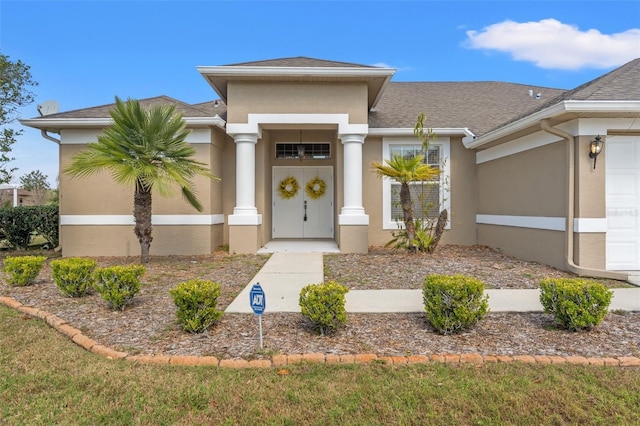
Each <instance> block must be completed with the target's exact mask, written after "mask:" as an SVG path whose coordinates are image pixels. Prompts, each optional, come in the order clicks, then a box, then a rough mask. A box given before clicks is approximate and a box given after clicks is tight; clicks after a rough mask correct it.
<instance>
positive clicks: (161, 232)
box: [61, 225, 221, 257]
mask: <svg viewBox="0 0 640 426" xmlns="http://www.w3.org/2000/svg"><path fill="white" fill-rule="evenodd" d="M220 230H221V225H202V226H199V225H193V226H171V225H168V226H154V227H153V241H152V243H151V249H150V254H151V255H152V256H166V255H171V254H176V255H189V254H207V253H211V252H212V251H213V250H215V249H216V248H217V245H216V244H212V238H214V237H216V238H217V236H218V235H219V233H220ZM61 233H62V238H61V240H62V254H63V256H65V257H74V256H139V255H140V243H139V242H138V239H137V238H136V236H135V234H134V233H133V225H131V226H114V225H112V226H93V225H91V226H79V225H73V226H71V225H68V226H62V227H61ZM212 245H213V247H212Z"/></svg>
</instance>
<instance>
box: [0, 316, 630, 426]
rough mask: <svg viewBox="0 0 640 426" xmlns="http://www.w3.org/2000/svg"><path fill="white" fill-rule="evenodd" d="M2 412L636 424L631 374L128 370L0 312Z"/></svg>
mask: <svg viewBox="0 0 640 426" xmlns="http://www.w3.org/2000/svg"><path fill="white" fill-rule="evenodd" d="M283 373H284V374H283ZM0 401H2V403H0V424H9V425H14V424H15V425H18V424H20V425H22V424H28V425H38V424H43V425H45V424H46V425H50V424H73V425H75V424H86V425H97V424H110V425H130V424H145V425H151V424H153V425H162V424H183V425H193V424H207V425H219V424H229V425H242V424H274V425H289V424H290V425H301V424H317V425H367V424H370V425H374V424H375V425H417V424H421V425H422V424H432V425H438V424H442V425H466V424H476V425H485V424H486V425H496V424H509V425H541V424H545V425H549V424H603V425H615V424H619V425H631V424H640V408H639V407H640V369H638V368H618V367H616V368H614V367H593V366H591V367H589V366H577V365H557V366H536V365H528V364H487V365H483V366H480V367H478V366H474V365H458V366H452V365H445V364H437V363H434V364H424V365H410V366H385V365H379V364H370V365H324V364H302V365H296V366H292V367H290V368H287V369H286V370H284V371H283V370H282V369H280V370H279V369H276V368H273V369H251V370H232V369H224V368H218V367H210V368H207V367H180V366H157V365H154V366H152V365H137V364H133V363H131V362H128V361H110V360H107V359H104V358H102V357H100V356H98V355H95V354H92V353H89V352H86V351H84V350H82V349H80V348H79V347H78V346H76V345H75V344H73V343H72V342H70V341H68V340H67V339H66V338H64V337H63V336H61V335H59V334H58V333H56V332H55V331H54V330H52V329H50V328H49V327H48V326H47V325H46V324H44V323H43V322H42V321H40V320H38V319H33V318H30V317H27V316H24V315H22V314H20V313H18V312H15V311H13V310H11V309H8V308H6V307H0Z"/></svg>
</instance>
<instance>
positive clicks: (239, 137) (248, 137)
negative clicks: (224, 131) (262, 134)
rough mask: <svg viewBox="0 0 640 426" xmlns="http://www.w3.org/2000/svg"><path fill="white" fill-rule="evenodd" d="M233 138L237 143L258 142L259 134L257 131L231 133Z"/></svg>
mask: <svg viewBox="0 0 640 426" xmlns="http://www.w3.org/2000/svg"><path fill="white" fill-rule="evenodd" d="M230 136H231V137H232V138H233V141H234V142H235V143H252V144H257V143H258V134H257V133H236V134H233V135H230Z"/></svg>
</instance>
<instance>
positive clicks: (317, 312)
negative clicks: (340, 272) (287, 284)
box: [299, 281, 349, 336]
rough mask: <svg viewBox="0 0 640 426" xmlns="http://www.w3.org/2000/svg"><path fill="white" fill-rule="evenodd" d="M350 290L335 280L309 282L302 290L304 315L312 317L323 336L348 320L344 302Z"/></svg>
mask: <svg viewBox="0 0 640 426" xmlns="http://www.w3.org/2000/svg"><path fill="white" fill-rule="evenodd" d="M348 291H349V289H348V288H347V287H345V286H343V285H342V284H338V283H337V282H335V281H329V282H326V283H322V284H309V285H308V286H306V287H304V288H303V289H302V290H301V291H300V300H299V304H300V309H301V311H302V315H304V316H305V317H306V318H308V319H310V320H311V321H312V322H313V323H314V324H315V325H316V326H317V327H318V328H319V329H320V334H321V335H323V336H324V334H325V332H327V331H333V330H336V329H337V328H338V327H340V326H341V325H343V324H345V323H346V322H347V311H346V309H345V307H344V304H345V294H347V292H348Z"/></svg>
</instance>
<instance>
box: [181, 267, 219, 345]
mask: <svg viewBox="0 0 640 426" xmlns="http://www.w3.org/2000/svg"><path fill="white" fill-rule="evenodd" d="M169 293H170V294H171V297H172V298H173V303H175V305H176V306H177V307H178V311H177V312H176V315H177V317H178V322H179V323H180V325H181V326H182V329H183V330H184V331H187V332H189V333H201V332H203V331H205V330H206V329H208V328H209V327H211V326H212V325H213V324H214V323H215V322H217V321H218V320H219V319H220V318H222V311H220V310H218V309H217V307H218V298H219V297H220V284H219V283H214V282H213V281H209V280H202V279H199V278H196V279H192V280H189V281H185V282H183V283H180V284H178V286H177V287H175V288H173V289H171V290H170V291H169Z"/></svg>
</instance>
